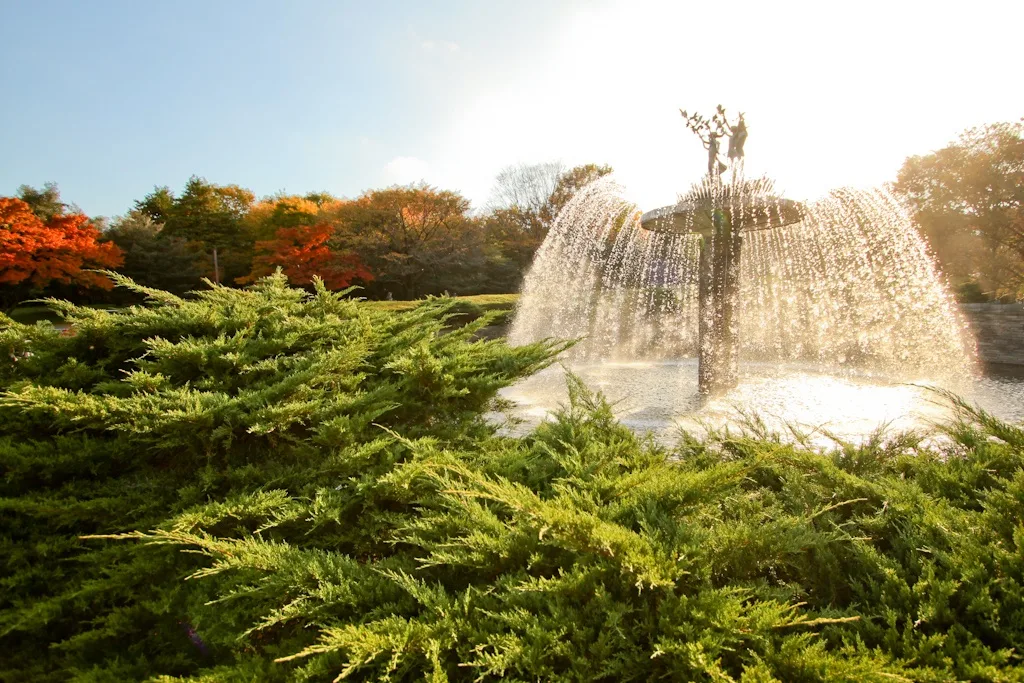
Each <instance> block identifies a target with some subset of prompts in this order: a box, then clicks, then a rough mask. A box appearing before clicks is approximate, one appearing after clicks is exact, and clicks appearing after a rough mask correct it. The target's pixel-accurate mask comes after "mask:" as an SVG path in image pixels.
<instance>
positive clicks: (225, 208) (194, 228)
mask: <svg viewBox="0 0 1024 683" xmlns="http://www.w3.org/2000/svg"><path fill="white" fill-rule="evenodd" d="M255 199H256V197H255V195H253V193H252V192H251V191H250V190H247V189H245V188H243V187H239V186H238V185H215V184H213V183H210V182H208V181H207V180H205V179H204V178H200V177H198V176H192V177H191V178H189V180H188V183H186V184H185V189H184V191H183V192H182V193H181V195H180V196H178V197H175V196H174V194H173V193H171V191H170V190H169V189H168V188H166V187H158V188H156V189H154V191H153V192H152V193H150V194H149V195H147V196H146V197H145V198H144V199H142V200H141V201H139V202H136V205H135V206H136V208H137V209H138V210H139V211H142V212H144V213H145V214H147V215H148V216H149V217H150V218H152V219H153V220H155V221H158V222H162V223H163V224H164V228H163V230H162V231H161V234H162V235H163V236H166V237H176V238H181V239H184V240H186V241H188V242H191V243H194V244H195V245H196V246H197V248H199V249H201V250H202V251H205V252H206V253H208V254H210V256H211V260H212V263H211V265H212V273H211V275H212V276H213V279H214V281H215V282H220V281H221V280H224V281H231V280H232V279H234V278H236V277H241V276H242V275H245V274H246V273H248V272H249V270H250V265H251V260H252V246H253V240H252V239H251V238H250V237H249V236H248V235H247V234H246V232H245V231H244V230H243V228H242V219H243V218H244V217H245V215H246V213H247V212H248V210H249V208H250V207H251V206H252V204H253V202H254V201H255Z"/></svg>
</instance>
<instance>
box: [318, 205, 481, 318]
mask: <svg viewBox="0 0 1024 683" xmlns="http://www.w3.org/2000/svg"><path fill="white" fill-rule="evenodd" d="M469 209H470V205H469V201H468V200H467V199H466V198H464V197H463V196H462V195H460V194H458V193H457V192H452V191H448V190H438V189H436V188H434V187H430V186H428V185H409V186H406V187H389V188H386V189H383V190H373V191H371V192H367V193H366V194H364V195H363V196H362V197H359V198H358V199H356V200H355V201H352V202H348V203H345V204H343V205H341V206H340V207H339V208H338V209H337V216H338V221H339V226H338V230H337V233H336V237H335V240H334V242H335V245H334V246H335V248H336V249H338V250H342V251H351V252H353V253H355V254H357V255H359V257H360V258H361V259H362V260H363V262H364V263H365V264H366V265H367V267H368V268H369V270H370V272H371V273H372V274H373V276H374V278H375V280H374V282H373V283H372V284H371V285H369V286H368V287H367V290H368V291H369V292H371V293H373V294H375V295H385V294H387V293H390V294H391V295H393V296H394V297H395V298H402V299H415V298H419V297H422V296H425V295H428V294H441V293H443V292H445V291H447V292H449V293H451V294H469V293H475V292H477V291H478V290H479V288H480V286H481V284H482V283H483V280H484V267H485V265H486V261H487V257H486V250H487V249H486V246H487V245H486V243H485V240H484V231H483V229H482V226H481V224H480V222H479V221H477V220H475V219H473V218H472V217H470V215H469Z"/></svg>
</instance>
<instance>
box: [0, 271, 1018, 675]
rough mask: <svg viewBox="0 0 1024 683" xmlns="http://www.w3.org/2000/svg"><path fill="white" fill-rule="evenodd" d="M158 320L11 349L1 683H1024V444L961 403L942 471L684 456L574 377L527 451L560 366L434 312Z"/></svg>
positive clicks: (158, 307) (879, 445)
mask: <svg viewBox="0 0 1024 683" xmlns="http://www.w3.org/2000/svg"><path fill="white" fill-rule="evenodd" d="M151 296H152V297H153V298H154V299H156V301H155V302H154V305H153V306H152V308H148V309H145V310H141V309H140V310H138V311H134V312H133V313H131V314H122V315H120V316H119V315H110V314H99V313H93V312H87V313H83V312H81V311H80V310H78V309H68V310H69V311H70V312H71V313H70V314H71V315H73V316H78V317H76V321H75V329H76V330H77V335H76V336H75V337H71V338H60V337H57V336H56V335H54V334H53V333H52V332H49V331H48V330H46V329H45V328H44V327H43V326H40V327H37V328H26V327H13V326H9V327H8V329H7V331H6V332H4V334H5V335H7V336H4V337H2V338H0V339H3V340H4V341H3V343H4V344H5V346H4V349H5V353H8V354H9V355H10V356H11V357H12V358H14V359H17V360H12V366H11V367H10V368H8V369H6V370H5V372H7V373H8V375H6V376H4V377H3V382H4V383H5V385H6V386H7V387H8V389H7V393H6V394H4V397H3V399H2V402H0V410H2V411H3V412H2V414H0V417H2V418H3V422H0V424H2V425H4V426H3V427H2V429H3V430H5V431H4V432H3V434H4V436H3V438H2V440H0V457H2V458H3V460H2V461H0V463H2V466H3V468H4V473H5V483H4V486H5V489H4V490H3V498H2V500H3V502H2V504H3V505H4V508H5V509H4V516H3V517H2V519H3V520H4V525H5V526H4V536H3V542H4V543H5V547H4V550H5V551H6V552H5V558H6V559H5V562H6V564H5V565H4V566H5V571H6V573H5V574H4V578H3V581H4V587H5V589H6V590H5V592H4V595H5V596H10V597H5V598H4V599H5V600H6V602H5V603H3V608H4V613H3V622H2V624H3V631H2V633H3V638H4V639H5V642H0V645H2V646H4V647H5V649H4V650H3V651H4V652H5V653H6V652H10V653H12V657H11V658H10V659H9V661H8V662H7V663H6V664H5V666H6V667H7V668H6V670H5V671H4V673H5V674H6V675H7V676H8V677H9V678H11V679H12V680H19V677H20V679H26V678H28V679H29V680H31V679H32V678H31V677H33V676H34V677H35V678H36V679H38V680H46V679H47V678H49V679H51V680H66V679H67V678H68V675H69V674H70V675H71V677H73V678H79V679H83V680H89V679H92V680H126V679H131V678H143V677H146V676H151V677H152V679H153V680H163V681H170V680H188V681H208V682H211V683H212V682H220V681H239V682H241V681H257V680H258V681H304V680H310V681H331V680H338V679H343V678H347V679H350V680H391V681H413V680H424V679H427V680H431V681H445V680H449V681H490V680H508V681H524V682H525V681H536V680H545V681H547V680H555V681H648V680H669V681H730V680H733V681H747V682H754V681H787V682H788V681H835V680H847V681H894V680H920V681H955V680H975V681H1022V680H1024V667H1022V662H1021V648H1022V647H1024V588H1022V586H1024V550H1022V547H1024V546H1022V544H1024V430H1022V429H1021V428H1019V427H1016V426H1013V425H1010V424H1006V423H1004V422H1001V421H999V420H997V419H995V418H993V417H992V416H990V415H988V414H986V413H984V412H983V411H980V410H977V409H975V408H972V407H970V406H968V405H965V404H963V403H962V402H958V401H957V400H956V399H955V398H953V397H948V398H949V399H950V400H951V401H953V403H954V405H955V406H956V408H957V410H958V415H959V417H958V418H957V419H956V420H955V421H953V422H951V423H950V424H949V425H947V427H946V428H945V438H944V439H942V440H937V441H936V440H930V441H924V440H922V439H920V438H918V437H917V436H915V435H913V434H885V433H883V432H879V433H877V434H875V435H872V436H871V437H870V438H868V439H866V440H865V441H864V442H863V443H861V444H849V443H843V442H841V441H838V440H837V441H836V444H835V446H833V447H829V448H821V447H816V446H813V445H812V444H810V442H809V441H808V440H807V438H806V437H805V436H804V435H801V434H799V433H795V434H791V435H787V436H786V438H783V437H782V436H781V435H779V434H775V433H772V432H771V431H770V430H769V429H768V428H767V427H766V426H765V425H764V424H763V423H761V422H759V421H758V420H757V419H756V416H749V418H748V419H747V421H746V423H745V425H744V426H743V427H742V428H741V429H740V430H739V431H737V430H732V431H729V430H722V431H720V432H712V433H711V434H709V435H708V436H706V437H702V438H695V437H692V436H687V437H686V438H683V439H681V440H680V442H679V445H678V446H676V447H675V448H672V449H667V448H665V447H663V446H659V445H658V444H657V443H655V442H653V441H652V440H650V439H648V438H644V437H639V436H637V435H635V434H633V433H632V432H630V431H629V430H627V429H626V428H624V427H623V426H621V425H620V424H618V423H617V422H616V420H615V419H614V417H613V415H612V411H611V409H610V407H609V406H608V404H607V403H606V402H605V401H604V400H603V398H601V397H600V395H593V394H591V393H590V392H588V391H587V390H586V388H585V387H583V386H582V385H581V384H580V383H579V381H578V380H575V379H573V378H570V387H569V388H570V400H569V403H568V404H567V405H566V406H565V408H564V409H563V410H562V411H560V412H559V413H558V414H557V415H555V416H554V418H553V419H552V420H551V421H549V422H546V423H544V424H542V425H541V426H540V427H538V428H537V429H536V430H534V431H533V432H532V433H531V434H529V435H527V436H526V437H523V438H507V437H501V436H496V435H494V433H493V431H492V430H490V429H488V428H487V427H486V425H484V424H483V422H482V420H481V415H482V413H483V411H484V410H485V409H486V406H487V405H488V400H489V399H490V398H491V397H492V396H493V395H494V391H495V390H496V388H497V387H498V386H500V385H501V384H503V383H505V382H508V381H512V380H513V379H514V378H515V377H517V376H520V375H521V374H522V373H524V372H529V371H531V370H533V369H535V368H538V367H540V366H542V365H544V364H545V363H547V362H548V361H549V360H550V358H551V354H552V353H553V352H554V351H557V348H556V347H551V346H535V347H525V348H521V349H509V348H508V347H506V346H505V345H504V344H502V343H482V344H474V343H471V342H469V341H468V339H470V338H471V336H472V334H473V333H474V330H473V328H472V326H470V328H469V329H468V330H460V332H459V333H457V334H454V336H453V334H443V333H442V330H443V329H445V322H444V313H443V311H444V310H445V306H446V305H448V304H446V303H444V301H437V302H431V303H428V304H427V305H426V306H425V307H423V308H416V309H413V310H410V311H407V312H403V313H394V312H390V313H388V312H382V311H380V310H376V311H372V310H367V307H366V306H364V305H363V304H356V303H352V302H347V301H344V300H340V299H339V298H337V297H334V296H332V295H329V294H327V293H325V292H318V293H317V294H315V295H314V296H312V297H310V298H304V296H303V295H302V293H301V292H295V291H294V290H290V289H287V288H286V287H285V286H284V283H283V282H281V281H280V280H279V279H271V280H269V281H266V282H264V283H261V284H260V285H259V286H258V287H257V288H256V289H254V290H252V291H250V292H233V291H231V290H221V289H213V290H212V291H210V292H207V293H205V294H204V295H203V296H202V297H200V298H199V299H198V300H197V301H196V302H188V303H186V302H180V301H178V300H175V299H169V298H167V297H166V296H165V295H162V294H160V293H156V292H152V293H151ZM270 301H273V304H271V303H269V302H270ZM54 305H58V304H54ZM147 316H151V317H150V318H147ZM332 316H333V317H332ZM147 319H148V320H150V321H151V322H149V323H146V322H145V321H146V320H147ZM158 321H159V322H158ZM243 321H248V322H247V323H243ZM479 324H486V320H484V321H482V322H480V323H479ZM250 325H251V326H252V327H250ZM253 328H258V331H257V330H256V329H253ZM90 330H93V333H91V334H90V332H89V331H90ZM100 330H108V332H107V333H104V334H99V332H100ZM115 330H117V332H115ZM172 330H177V332H176V333H175V332H172ZM240 337H241V338H240ZM132 339H134V340H135V341H134V342H133V341H132ZM30 347H31V348H32V352H31V353H32V355H30V356H25V355H24V352H25V351H27V350H28V349H29V348H30ZM46 349H50V351H46ZM37 350H38V352H37ZM22 363H25V364H24V365H19V364H22ZM293 378H294V380H293ZM257 396H258V398H257ZM7 425H10V426H7ZM9 520H10V521H9ZM79 536H90V537H91V538H87V539H81V538H79ZM180 550H187V551H190V552H188V553H180V552H179V551H180ZM185 575H188V576H189V577H190V578H189V580H184V581H182V580H181V579H182V578H183V577H184V576H185ZM45 647H49V648H50V650H49V652H47V654H46V655H43V654H42V652H44V650H43V648H45Z"/></svg>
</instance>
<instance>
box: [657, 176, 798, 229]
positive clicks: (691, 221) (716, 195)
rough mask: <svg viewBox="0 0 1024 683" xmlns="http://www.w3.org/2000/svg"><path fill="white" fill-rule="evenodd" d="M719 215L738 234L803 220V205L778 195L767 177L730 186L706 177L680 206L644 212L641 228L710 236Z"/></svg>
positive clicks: (681, 201)
mask: <svg viewBox="0 0 1024 683" xmlns="http://www.w3.org/2000/svg"><path fill="white" fill-rule="evenodd" d="M716 212H718V213H720V214H721V215H722V216H723V217H724V218H726V219H728V221H729V224H730V225H731V226H732V228H733V229H734V230H738V231H744V230H766V229H768V228H779V227H782V226H784V225H792V224H793V223H799V222H800V221H801V220H803V217H804V207H803V204H801V203H799V202H796V201H793V200H792V199H783V198H781V197H778V196H776V195H775V194H774V193H773V192H772V183H771V181H770V180H768V179H766V178H761V179H758V180H752V181H740V182H737V183H728V184H726V183H722V182H720V181H718V180H716V179H709V178H705V179H704V181H703V182H701V183H698V184H697V185H695V186H694V187H693V188H692V189H691V190H690V192H688V193H687V194H686V195H685V196H683V197H682V198H680V200H679V203H678V204H676V205H674V206H664V207H662V208H660V209H654V210H653V211H648V212H647V213H645V214H644V215H643V216H641V217H640V225H641V227H643V228H645V229H647V230H653V231H655V232H670V233H682V234H685V233H697V234H700V235H710V234H711V233H712V232H713V231H714V216H715V213H716Z"/></svg>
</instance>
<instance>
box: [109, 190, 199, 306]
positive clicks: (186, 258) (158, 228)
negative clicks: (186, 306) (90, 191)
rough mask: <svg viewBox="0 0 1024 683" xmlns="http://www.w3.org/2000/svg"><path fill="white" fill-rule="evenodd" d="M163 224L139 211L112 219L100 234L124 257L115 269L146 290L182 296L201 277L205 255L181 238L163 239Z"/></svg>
mask: <svg viewBox="0 0 1024 683" xmlns="http://www.w3.org/2000/svg"><path fill="white" fill-rule="evenodd" d="M163 227H164V226H163V223H160V222H157V221H155V220H153V218H152V217H151V216H150V215H149V214H147V213H145V212H143V211H141V210H139V209H132V210H131V211H129V212H128V214H127V215H125V216H120V217H117V218H115V219H114V220H113V221H111V222H110V225H109V226H108V227H107V229H106V230H105V231H104V233H103V237H104V239H107V240H110V241H111V242H113V243H114V244H116V245H117V246H118V247H119V248H120V249H121V252H122V253H123V254H124V264H123V265H122V266H121V267H120V268H118V270H119V271H120V272H121V273H122V274H124V275H127V276H128V277H130V278H132V279H133V280H135V281H136V282H143V283H145V284H146V285H147V286H149V287H157V288H159V289H165V290H167V291H170V292H174V293H176V294H182V293H184V292H187V291H189V290H192V289H195V287H196V283H197V282H199V279H200V278H201V277H202V276H203V274H204V269H203V268H202V261H205V254H203V253H201V252H197V251H196V249H194V248H193V247H192V246H190V244H189V242H188V241H187V240H185V239H184V238H182V237H167V236H165V235H164V234H163Z"/></svg>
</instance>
